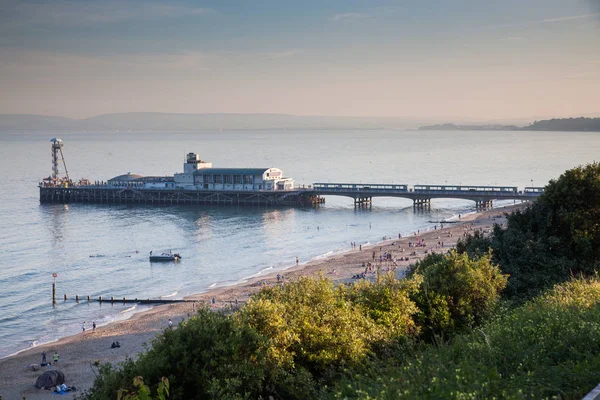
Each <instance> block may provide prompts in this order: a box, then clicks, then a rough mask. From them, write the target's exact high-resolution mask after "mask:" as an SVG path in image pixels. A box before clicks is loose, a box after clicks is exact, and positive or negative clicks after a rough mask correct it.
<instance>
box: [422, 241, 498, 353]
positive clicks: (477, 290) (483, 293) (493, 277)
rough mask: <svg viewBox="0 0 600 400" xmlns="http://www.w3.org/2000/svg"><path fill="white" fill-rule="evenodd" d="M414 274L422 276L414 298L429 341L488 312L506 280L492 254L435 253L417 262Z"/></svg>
mask: <svg viewBox="0 0 600 400" xmlns="http://www.w3.org/2000/svg"><path fill="white" fill-rule="evenodd" d="M413 274H415V275H416V276H419V275H422V276H423V279H422V280H421V283H420V290H418V291H416V292H415V293H414V295H413V299H414V300H415V302H416V304H417V306H418V308H419V310H420V311H419V313H418V314H417V321H418V324H419V325H420V326H421V327H422V329H423V337H424V338H425V339H428V341H430V340H432V339H433V338H442V339H444V337H448V336H451V335H454V334H455V333H456V332H460V331H462V330H464V329H465V328H469V327H472V326H474V325H476V324H478V323H479V322H481V321H482V320H483V319H484V318H485V317H487V316H489V315H490V314H491V313H492V311H493V310H494V308H495V306H496V305H497V303H498V301H499V299H500V292H501V291H502V289H504V287H505V286H506V280H507V277H506V276H505V275H502V274H501V273H500V270H499V269H498V267H497V266H496V265H493V264H492V262H491V254H485V255H483V256H482V257H479V258H476V259H470V258H469V257H468V256H467V254H466V253H464V254H458V253H456V252H452V253H450V254H449V255H446V256H440V255H435V254H434V255H431V256H429V257H427V258H425V259H424V260H423V261H421V262H419V263H417V265H416V267H415V269H414V270H413Z"/></svg>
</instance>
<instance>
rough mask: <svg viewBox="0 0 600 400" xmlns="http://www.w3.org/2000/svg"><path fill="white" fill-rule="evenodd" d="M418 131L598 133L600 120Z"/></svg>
mask: <svg viewBox="0 0 600 400" xmlns="http://www.w3.org/2000/svg"><path fill="white" fill-rule="evenodd" d="M419 130H420V131H563V132H600V118H585V117H579V118H553V119H546V120H542V121H535V122H533V123H531V124H529V125H527V126H523V127H518V126H516V125H498V124H495V125H457V124H451V123H446V124H438V125H426V126H422V127H420V128H419Z"/></svg>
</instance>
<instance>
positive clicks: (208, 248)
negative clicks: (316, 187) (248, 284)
mask: <svg viewBox="0 0 600 400" xmlns="http://www.w3.org/2000/svg"><path fill="white" fill-rule="evenodd" d="M54 136H60V137H62V139H63V140H64V145H65V147H64V153H65V158H66V162H67V167H68V169H69V174H70V176H71V178H72V179H79V178H82V177H86V178H89V179H91V180H106V179H109V178H111V177H113V176H116V175H120V174H123V173H127V172H132V173H140V174H142V175H172V174H173V173H174V172H179V171H181V170H182V168H183V166H182V164H183V160H184V155H185V153H187V152H197V153H200V155H201V157H202V159H204V160H209V161H212V162H213V165H214V166H216V167H257V166H269V167H271V166H272V167H279V168H281V169H283V171H284V173H285V174H286V175H287V176H291V177H293V178H294V179H295V180H296V182H297V183H300V184H302V183H304V184H310V183H313V182H362V183H367V182H368V183H392V182H393V183H406V184H410V185H412V184H417V183H420V184H444V183H448V184H461V183H462V184H470V185H511V186H512V185H517V186H519V187H521V188H522V187H523V186H529V185H531V184H533V185H535V186H541V185H544V184H546V183H547V182H548V180H549V179H552V178H557V177H558V176H559V175H560V174H561V173H562V172H563V171H565V170H566V169H568V168H572V167H574V166H577V165H581V164H585V163H588V162H591V161H594V160H595V159H596V158H597V155H598V154H599V150H600V135H599V134H597V133H572V132H569V133H563V132H552V133H548V132H442V131H438V132H433V131H432V132H415V131H320V132H318V131H306V132H304V131H287V132H211V133H209V132H205V133H168V132H164V133H154V132H153V133H114V132H113V133H104V134H98V133H68V134H58V133H47V134H39V133H36V134H15V133H0V167H1V168H2V172H3V177H4V181H3V185H2V190H1V191H0V204H1V206H0V228H1V229H0V265H1V267H0V357H1V356H5V355H8V354H11V353H14V352H16V351H19V350H21V349H24V348H28V347H30V346H32V345H36V344H39V343H42V342H47V341H51V340H55V339H56V338H58V337H62V336H66V335H70V334H74V333H77V332H78V331H79V329H80V328H79V324H80V323H81V322H82V321H84V320H85V321H88V325H91V322H90V321H92V320H95V321H96V322H97V323H98V324H104V323H108V322H110V321H113V320H115V319H123V318H126V317H128V316H130V315H131V314H132V313H133V312H137V311H139V310H140V309H141V308H140V307H137V308H131V307H129V306H127V307H125V306H122V305H114V306H110V305H102V306H100V305H98V304H96V303H91V304H87V303H85V302H84V303H80V304H76V303H75V302H67V303H64V302H62V301H61V300H59V301H58V304H57V305H56V307H52V304H51V284H52V273H53V272H56V273H57V274H58V280H57V286H58V296H59V297H61V296H62V294H64V293H67V294H69V295H71V296H74V295H75V294H79V295H84V296H85V295H88V294H89V295H91V296H99V295H103V296H115V297H124V296H127V297H139V298H146V297H159V296H163V297H167V296H170V297H171V298H181V297H183V296H184V295H186V294H191V293H198V292H202V291H205V290H207V289H209V288H210V287H214V286H216V285H228V284H233V283H236V282H239V281H241V280H244V279H246V278H248V277H250V276H254V275H256V274H261V273H266V272H270V271H273V270H276V269H282V268H285V267H288V266H290V265H292V264H294V263H295V258H296V257H299V258H300V260H301V262H306V261H308V260H310V259H313V258H315V257H322V256H324V255H326V254H331V253H332V252H339V251H345V250H347V249H349V248H350V242H351V241H355V242H357V243H367V242H371V243H373V242H376V241H379V240H381V239H382V237H383V236H396V235H397V234H398V233H402V234H408V233H411V232H413V231H415V230H417V229H426V228H427V227H429V226H431V225H432V224H430V223H429V222H428V221H429V220H439V219H442V218H448V217H452V216H453V215H456V214H458V213H465V212H468V211H469V210H472V208H473V206H474V204H473V203H472V202H469V201H456V200H434V201H433V203H432V209H431V211H428V212H414V211H413V208H412V202H411V201H409V200H403V199H381V198H375V199H374V204H373V207H372V209H358V210H357V209H354V206H353V203H352V200H351V199H349V198H344V197H328V198H327V200H326V204H325V205H324V206H322V207H320V208H318V209H293V208H276V209H272V208H249V207H245V208H244V207H208V206H186V207H157V208H151V207H144V206H134V207H127V206H118V205H111V206H106V205H83V204H71V205H40V204H39V200H38V189H37V183H38V182H39V180H40V179H41V178H42V177H44V176H48V175H49V174H50V171H51V165H50V163H51V159H50V155H51V153H50V143H49V139H50V138H52V137H54ZM317 227H318V228H317ZM169 249H170V250H173V251H175V252H179V253H181V254H182V255H183V261H182V262H180V263H178V264H163V265H161V264H150V263H149V262H148V258H147V256H148V252H149V251H150V250H154V251H157V252H158V251H164V250H169ZM137 251H139V253H138V252H137Z"/></svg>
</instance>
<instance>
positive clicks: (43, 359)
mask: <svg viewBox="0 0 600 400" xmlns="http://www.w3.org/2000/svg"><path fill="white" fill-rule="evenodd" d="M42 364H44V365H45V364H46V351H42Z"/></svg>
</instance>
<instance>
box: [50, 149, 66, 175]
mask: <svg viewBox="0 0 600 400" xmlns="http://www.w3.org/2000/svg"><path fill="white" fill-rule="evenodd" d="M50 142H51V143H52V178H54V180H55V181H58V175H59V172H58V161H59V160H58V157H59V153H60V159H61V160H62V164H63V167H64V168H65V177H66V180H67V181H68V180H69V171H67V164H66V163H65V156H64V155H63V151H62V148H63V144H62V140H61V139H59V138H52V139H50Z"/></svg>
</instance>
